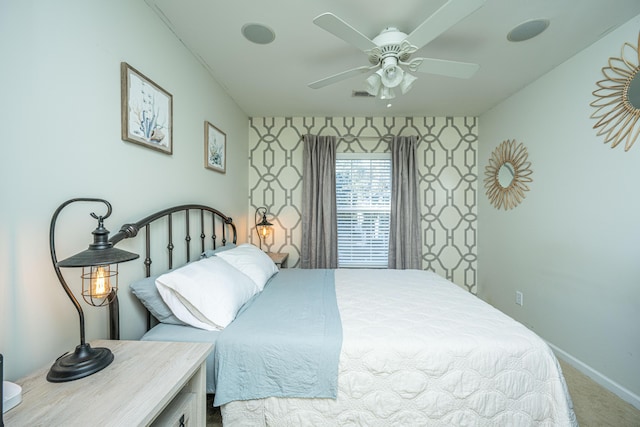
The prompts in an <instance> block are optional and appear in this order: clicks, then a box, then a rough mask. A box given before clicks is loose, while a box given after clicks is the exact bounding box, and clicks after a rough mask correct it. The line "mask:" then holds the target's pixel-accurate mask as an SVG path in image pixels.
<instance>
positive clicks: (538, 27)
mask: <svg viewBox="0 0 640 427" xmlns="http://www.w3.org/2000/svg"><path fill="white" fill-rule="evenodd" d="M548 26H549V20H548V19H532V20H531V21H526V22H523V23H522V24H520V25H517V26H516V27H515V28H514V29H513V30H511V31H509V34H507V40H509V41H511V42H522V41H525V40H529V39H532V38H534V37H535V36H537V35H539V34H540V33H542V32H543V31H544V30H546V29H547V27H548Z"/></svg>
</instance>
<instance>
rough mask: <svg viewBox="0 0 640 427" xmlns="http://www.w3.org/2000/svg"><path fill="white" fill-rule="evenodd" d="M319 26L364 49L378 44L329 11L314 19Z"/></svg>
mask: <svg viewBox="0 0 640 427" xmlns="http://www.w3.org/2000/svg"><path fill="white" fill-rule="evenodd" d="M313 23H314V24H316V25H317V26H318V27H320V28H322V29H324V30H326V31H328V32H330V33H331V34H333V35H334V36H336V37H338V38H339V39H342V40H344V41H346V42H347V43H349V44H352V45H353V46H355V47H357V48H358V49H360V50H362V51H367V50H369V49H373V48H374V47H376V44H375V43H374V42H373V41H371V40H370V39H369V38H368V37H367V36H365V35H364V34H362V33H361V32H360V31H358V30H356V29H355V28H353V27H352V26H351V25H349V24H347V23H346V22H344V21H343V20H342V19H340V18H338V17H337V16H336V15H334V14H333V13H330V12H327V13H323V14H322V15H318V16H316V17H315V18H314V19H313Z"/></svg>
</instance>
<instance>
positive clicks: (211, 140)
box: [204, 120, 227, 173]
mask: <svg viewBox="0 0 640 427" xmlns="http://www.w3.org/2000/svg"><path fill="white" fill-rule="evenodd" d="M204 166H205V168H207V169H211V170H214V171H216V172H220V173H226V171H227V135H226V134H225V133H224V132H223V131H221V130H220V129H218V128H217V127H216V126H214V125H212V124H211V123H210V122H208V121H206V120H205V122H204Z"/></svg>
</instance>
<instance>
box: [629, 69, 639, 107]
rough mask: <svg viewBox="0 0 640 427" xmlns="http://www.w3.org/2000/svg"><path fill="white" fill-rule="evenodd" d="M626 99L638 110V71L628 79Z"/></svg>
mask: <svg viewBox="0 0 640 427" xmlns="http://www.w3.org/2000/svg"><path fill="white" fill-rule="evenodd" d="M627 101H629V104H631V106H632V107H633V108H635V109H638V110H640V73H638V72H636V74H635V75H634V76H633V77H632V78H631V79H630V80H629V89H627Z"/></svg>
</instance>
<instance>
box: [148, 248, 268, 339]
mask: <svg viewBox="0 0 640 427" xmlns="http://www.w3.org/2000/svg"><path fill="white" fill-rule="evenodd" d="M156 287H157V288H158V292H159V293H160V296H161V297H162V299H163V300H164V302H165V303H166V304H167V306H169V308H170V309H171V312H172V313H173V314H174V315H175V316H176V317H177V318H178V319H180V320H182V321H183V322H184V323H187V324H189V325H191V326H195V327H196V328H201V329H206V330H209V331H213V330H220V329H223V328H224V327H226V326H227V325H228V324H229V323H231V321H233V319H235V317H236V314H237V313H238V310H239V309H240V307H242V305H243V304H244V303H245V302H247V301H248V300H249V299H250V298H251V297H252V296H253V295H255V294H256V293H257V292H258V287H257V286H256V284H255V283H254V282H253V281H252V280H251V279H250V278H249V277H247V276H246V275H245V274H242V273H241V272H240V271H238V270H237V269H235V268H234V267H232V266H231V265H229V263H227V262H226V261H224V260H223V259H221V258H218V257H211V258H205V259H202V260H200V261H196V262H192V263H190V264H187V265H185V266H184V267H181V268H178V269H176V270H173V271H171V272H169V273H165V274H163V275H161V276H159V277H158V278H157V279H156Z"/></svg>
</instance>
